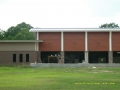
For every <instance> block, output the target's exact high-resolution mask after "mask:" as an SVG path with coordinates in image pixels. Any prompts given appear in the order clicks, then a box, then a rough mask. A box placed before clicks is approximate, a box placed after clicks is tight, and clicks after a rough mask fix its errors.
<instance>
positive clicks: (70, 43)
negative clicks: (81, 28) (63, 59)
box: [64, 32, 85, 51]
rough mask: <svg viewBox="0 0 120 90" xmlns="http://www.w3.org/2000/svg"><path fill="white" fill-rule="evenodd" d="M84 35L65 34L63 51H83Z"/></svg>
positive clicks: (75, 33)
mask: <svg viewBox="0 0 120 90" xmlns="http://www.w3.org/2000/svg"><path fill="white" fill-rule="evenodd" d="M84 50H85V33H84V32H65V33H64V51H84Z"/></svg>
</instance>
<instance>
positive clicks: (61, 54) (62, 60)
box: [60, 51, 64, 63]
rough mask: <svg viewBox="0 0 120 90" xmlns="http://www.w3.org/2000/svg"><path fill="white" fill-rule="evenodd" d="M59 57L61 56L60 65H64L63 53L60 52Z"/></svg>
mask: <svg viewBox="0 0 120 90" xmlns="http://www.w3.org/2000/svg"><path fill="white" fill-rule="evenodd" d="M60 56H61V63H64V51H61V52H60Z"/></svg>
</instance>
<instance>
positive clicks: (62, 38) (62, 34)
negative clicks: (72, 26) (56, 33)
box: [60, 32, 64, 63]
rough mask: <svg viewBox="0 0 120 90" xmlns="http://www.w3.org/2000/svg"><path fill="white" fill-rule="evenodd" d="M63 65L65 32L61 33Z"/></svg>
mask: <svg viewBox="0 0 120 90" xmlns="http://www.w3.org/2000/svg"><path fill="white" fill-rule="evenodd" d="M60 55H61V63H64V32H61V52H60Z"/></svg>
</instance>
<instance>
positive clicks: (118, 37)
mask: <svg viewBox="0 0 120 90" xmlns="http://www.w3.org/2000/svg"><path fill="white" fill-rule="evenodd" d="M112 51H120V32H113V33H112Z"/></svg>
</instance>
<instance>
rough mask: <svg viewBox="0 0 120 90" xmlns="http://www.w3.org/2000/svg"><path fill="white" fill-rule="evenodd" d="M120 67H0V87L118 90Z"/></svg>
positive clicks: (8, 89) (2, 89) (16, 89)
mask: <svg viewBox="0 0 120 90" xmlns="http://www.w3.org/2000/svg"><path fill="white" fill-rule="evenodd" d="M119 89H120V68H119V67H118V68H117V67H113V68H112V67H109V68H105V67H104V68H103V67H97V68H96V69H93V68H92V67H89V68H88V67H84V68H32V67H22V66H12V67H10V66H8V67H7V66H6V67H3V66H1V67H0V90H119Z"/></svg>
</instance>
